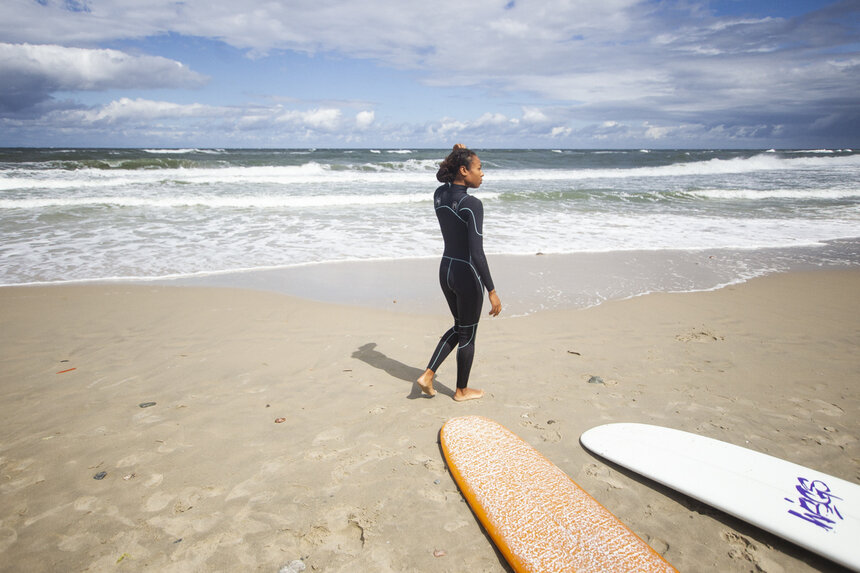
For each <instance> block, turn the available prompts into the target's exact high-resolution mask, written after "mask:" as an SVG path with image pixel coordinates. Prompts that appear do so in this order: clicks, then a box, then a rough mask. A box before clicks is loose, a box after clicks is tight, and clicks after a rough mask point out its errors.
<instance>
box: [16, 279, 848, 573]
mask: <svg viewBox="0 0 860 573" xmlns="http://www.w3.org/2000/svg"><path fill="white" fill-rule="evenodd" d="M499 292H500V294H501V296H502V301H503V302H504V300H505V299H504V295H505V291H504V287H503V285H502V284H500V286H499ZM858 293H860V271H858V270H844V271H838V270H825V271H811V272H792V273H785V274H777V275H772V276H768V277H764V278H758V279H755V280H752V281H750V282H748V283H744V284H740V285H735V286H729V287H726V288H722V289H719V290H715V291H712V292H698V293H685V294H650V295H645V296H641V297H637V298H632V299H628V300H619V301H611V302H606V303H604V304H601V305H599V306H596V307H593V308H588V309H575V308H568V309H560V310H553V311H549V312H537V313H533V314H529V315H527V316H518V317H510V316H508V317H505V316H504V313H503V316H502V317H500V318H497V319H489V318H485V319H484V320H483V321H482V323H481V327H480V329H479V333H478V343H477V344H478V346H477V353H476V359H475V365H474V368H473V373H472V379H471V384H470V385H471V386H473V387H476V388H482V389H484V390H485V392H486V396H485V398H484V399H482V400H480V401H474V402H469V403H456V402H454V401H453V400H452V399H451V395H452V394H453V388H454V383H455V378H456V365H455V361H454V360H453V359H449V360H448V361H447V362H446V363H445V364H444V365H443V366H442V368H441V369H440V370H439V372H438V379H437V380H438V381H437V389H438V391H439V393H438V395H437V396H436V397H435V398H433V399H428V398H425V397H423V396H422V395H421V394H420V391H419V389H418V387H417V385H416V384H414V380H415V378H417V376H418V375H419V374H420V373H421V371H422V370H423V368H424V367H425V365H426V362H427V359H428V357H429V353H430V352H431V351H432V349H433V347H434V346H435V344H436V341H437V339H438V337H439V336H440V335H441V334H442V332H443V331H444V330H445V329H446V328H447V327H448V326H449V318H448V316H447V314H446V313H445V311H444V306H443V303H442V301H441V295H440V296H439V305H438V309H436V310H432V311H428V312H421V313H412V312H404V311H403V310H398V311H391V310H386V309H381V308H368V307H361V306H355V305H354V306H344V305H337V304H331V303H322V302H311V301H308V300H305V299H301V298H296V297H290V296H286V295H282V294H277V293H271V292H263V291H255V290H242V289H235V288H215V287H170V286H160V285H158V286H153V285H128V284H105V285H79V286H46V287H35V286H30V287H7V288H2V289H0V359H2V364H3V369H2V372H0V393H2V394H0V494H2V495H0V571H3V572H12V571H34V572H38V571H98V572H101V571H143V570H148V571H163V572H185V571H207V572H215V571H223V572H232V571H267V572H271V573H276V572H278V571H279V570H280V569H281V568H284V570H285V571H290V570H293V571H298V570H302V567H304V570H306V571H326V572H337V571H344V572H346V571H383V572H384V571H396V572H401V571H421V572H423V571H448V572H464V571H469V572H502V571H507V570H508V569H507V566H506V565H505V563H504V561H503V559H502V557H501V556H500V554H499V553H497V552H496V550H495V549H494V547H493V544H492V543H491V541H490V540H489V538H488V537H487V536H486V535H485V534H484V532H483V531H482V529H481V527H480V525H479V524H478V522H477V520H476V519H475V517H474V516H473V514H472V513H471V511H470V510H469V508H468V506H467V505H466V504H465V503H464V501H463V499H462V497H461V495H460V493H459V491H458V490H457V487H456V485H455V483H454V482H453V480H452V478H451V476H450V475H449V474H448V472H447V470H446V466H445V462H444V460H443V457H442V454H441V451H440V448H439V444H438V432H439V429H440V427H441V425H442V424H443V423H444V422H445V421H446V420H447V419H449V418H451V417H454V416H459V415H463V414H480V415H484V416H487V417H489V418H492V419H494V420H496V421H498V422H500V423H501V424H503V425H505V426H506V427H508V428H509V429H511V430H513V431H514V432H516V433H517V434H518V435H519V436H520V437H522V438H523V439H525V440H526V441H528V442H529V443H531V444H532V445H533V446H535V447H536V448H537V449H538V450H539V451H541V453H543V454H544V455H545V456H546V457H547V458H548V459H550V460H551V461H552V462H553V463H555V464H556V465H558V466H559V467H560V468H561V469H562V470H564V471H565V472H566V473H567V474H568V475H569V476H570V477H571V478H572V479H574V480H575V481H576V482H577V483H579V484H580V485H581V486H582V487H583V488H584V489H585V490H586V491H588V492H589V493H590V494H591V495H593V496H594V497H595V498H596V499H597V500H598V501H600V502H601V503H602V504H604V505H605V506H606V507H607V508H608V509H609V510H610V511H612V512H613V513H614V514H615V515H616V516H618V517H619V518H620V519H621V520H622V521H624V522H625V523H626V524H627V525H628V526H629V527H630V528H631V529H633V531H635V532H636V533H637V534H638V535H639V536H640V537H642V538H643V539H644V540H645V541H646V542H648V543H649V544H650V545H651V546H652V547H654V548H655V549H656V550H657V551H658V552H659V553H661V554H662V555H663V556H664V557H665V558H666V559H667V560H668V561H669V562H670V563H672V564H673V565H674V566H676V567H677V568H678V569H679V570H681V571H714V572H717V571H719V572H746V571H764V572H768V573H779V572H808V571H838V570H839V569H838V568H837V567H836V566H835V565H833V564H832V563H830V562H828V561H827V560H825V559H823V558H821V557H818V556H816V555H814V554H812V553H809V552H808V551H806V550H803V549H800V548H798V547H796V546H794V545H792V544H790V543H787V542H785V541H782V540H780V539H779V538H776V537H774V536H772V535H770V534H767V533H765V532H763V531H761V530H758V529H756V528H754V527H751V526H749V525H747V524H745V523H743V522H740V521H738V520H736V519H734V518H732V517H729V516H727V515H725V514H722V513H720V512H718V511H715V510H713V509H711V508H709V507H707V506H704V505H702V504H700V503H698V502H695V501H693V500H690V499H689V498H686V497H684V496H681V495H678V494H675V493H673V492H672V491H669V490H667V489H665V488H661V487H659V486H655V485H654V484H653V483H650V482H647V481H645V480H643V479H641V478H638V477H637V476H636V475H634V474H631V473H629V472H626V471H623V470H621V469H619V468H616V467H610V466H609V465H607V464H605V463H604V462H602V461H601V460H599V459H598V458H596V457H595V456H593V455H591V454H590V453H588V452H587V451H586V450H585V449H583V448H582V446H580V444H579V442H578V438H579V436H580V434H581V433H582V432H584V431H585V430H587V429H589V428H591V427H593V426H595V425H599V424H603V423H608V422H622V421H629V422H645V423H654V424H659V425H664V426H669V427H674V428H678V429H682V430H687V431H693V432H697V433H700V434H703V435H706V436H709V437H713V438H717V439H720V440H724V441H727V442H731V443H734V444H738V445H743V446H746V447H749V448H751V449H754V450H757V451H761V452H765V453H768V454H771V455H774V456H777V457H781V458H784V459H787V460H790V461H793V462H796V463H799V464H802V465H806V466H810V467H813V468H816V469H819V470H821V471H824V472H826V473H829V474H832V475H835V476H838V477H840V478H843V479H846V480H849V481H851V482H854V483H858V482H860V445H858V436H860V416H858V415H857V413H858V411H860V387H858V380H860V352H858V342H860V296H858ZM485 312H486V310H485ZM592 376H597V377H600V378H601V379H602V380H603V383H601V384H593V383H589V379H590V378H591V377H592ZM95 478H101V479H95ZM298 561H300V563H298ZM291 563H292V565H290V564H291ZM285 566H286V567H285Z"/></svg>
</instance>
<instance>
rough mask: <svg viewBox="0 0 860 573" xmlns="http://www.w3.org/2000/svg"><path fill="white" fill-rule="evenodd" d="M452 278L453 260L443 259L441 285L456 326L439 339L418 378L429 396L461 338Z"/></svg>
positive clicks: (440, 272) (440, 270)
mask: <svg viewBox="0 0 860 573" xmlns="http://www.w3.org/2000/svg"><path fill="white" fill-rule="evenodd" d="M450 278H451V260H450V259H442V262H441V264H440V265H439V285H440V286H441V287H442V294H444V295H445V300H446V301H447V302H448V308H449V309H450V310H451V314H452V315H453V316H454V326H452V327H451V328H449V329H448V331H447V332H446V333H445V334H443V335H442V338H440V339H439V344H437V345H436V349H435V350H434V351H433V354H432V355H431V356H430V362H429V363H428V364H427V369H426V370H425V371H424V374H422V375H421V376H420V377H419V378H418V381H417V382H418V385H419V386H420V387H421V391H422V392H424V393H425V394H427V395H428V396H435V395H436V390H434V389H433V377H434V375H435V373H436V370H438V369H439V366H440V365H441V364H442V362H444V361H445V359H446V358H447V357H448V355H449V354H451V351H452V350H454V348H455V347H456V346H457V341H458V340H459V336H458V331H459V320H458V319H457V294H456V293H455V292H454V290H453V289H452V288H451V286H450Z"/></svg>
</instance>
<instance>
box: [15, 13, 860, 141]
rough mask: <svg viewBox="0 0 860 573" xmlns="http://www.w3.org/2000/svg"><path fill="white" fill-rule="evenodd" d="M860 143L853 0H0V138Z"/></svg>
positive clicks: (859, 17) (859, 29) (859, 37)
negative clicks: (0, 0) (238, 0)
mask: <svg viewBox="0 0 860 573" xmlns="http://www.w3.org/2000/svg"><path fill="white" fill-rule="evenodd" d="M456 142H463V143H465V144H467V145H469V146H470V147H474V148H552V149H555V148H606V149H608V148H653V149H660V148H714V147H721V148H752V149H757V148H761V149H769V148H804V149H808V148H813V149H818V148H829V149H834V148H854V147H858V148H860V0H842V1H837V2H833V1H816V0H715V1H707V0H701V1H699V0H472V1H463V0H428V1H420V2H419V1H409V0H407V1H404V2H391V1H390V0H386V1H384V2H383V1H380V0H362V1H359V2H356V1H351V2H350V1H341V0H283V1H281V2H273V1H271V0H242V1H241V2H236V1H235V0H184V1H173V0H3V2H2V3H0V146H3V147H26V146H33V147H172V148H177V147H178V148H194V147H197V148H203V147H216V148H238V147H246V148H247V147H265V148H268V147H275V148H279V147H280V148H305V147H355V148H367V147H370V148H376V147H383V148H447V147H449V146H450V145H452V144H453V143H456Z"/></svg>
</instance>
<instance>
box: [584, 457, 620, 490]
mask: <svg viewBox="0 0 860 573" xmlns="http://www.w3.org/2000/svg"><path fill="white" fill-rule="evenodd" d="M585 475H587V476H590V477H593V478H596V479H598V480H600V481H602V482H603V483H605V484H606V485H608V486H609V487H610V488H612V489H624V487H625V486H624V484H623V483H621V482H620V481H618V480H617V479H615V478H614V477H612V470H610V469H609V468H608V467H606V466H600V465H597V464H594V463H591V464H588V465H586V466H585Z"/></svg>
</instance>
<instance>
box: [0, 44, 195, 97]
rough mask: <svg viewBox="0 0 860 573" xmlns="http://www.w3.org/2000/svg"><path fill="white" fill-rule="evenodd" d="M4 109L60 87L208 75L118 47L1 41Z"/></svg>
mask: <svg viewBox="0 0 860 573" xmlns="http://www.w3.org/2000/svg"><path fill="white" fill-rule="evenodd" d="M0 77H2V78H3V81H2V82H0V112H2V111H17V110H20V109H24V108H26V107H29V106H32V105H34V104H36V103H39V102H42V101H44V100H46V99H48V98H49V97H50V96H51V94H52V93H54V92H58V91H103V90H108V89H116V88H120V89H121V88H167V87H196V86H199V85H202V84H203V83H205V81H206V78H205V77H204V76H202V75H200V74H198V73H196V72H194V71H192V70H190V69H188V68H187V67H186V66H184V65H183V64H182V63H180V62H176V61H173V60H169V59H167V58H161V57H157V56H145V55H144V56H131V55H129V54H126V53H123V52H120V51H117V50H93V49H83V48H67V47H64V46H57V45H32V44H8V43H0Z"/></svg>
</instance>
